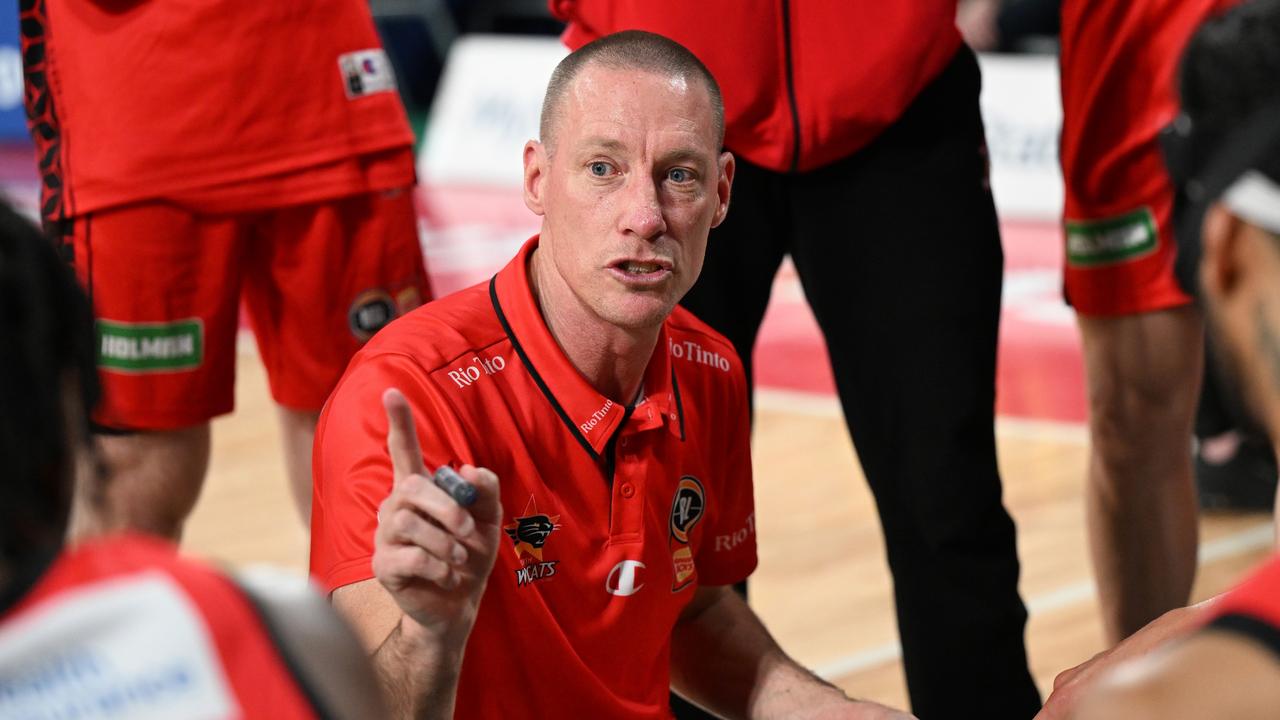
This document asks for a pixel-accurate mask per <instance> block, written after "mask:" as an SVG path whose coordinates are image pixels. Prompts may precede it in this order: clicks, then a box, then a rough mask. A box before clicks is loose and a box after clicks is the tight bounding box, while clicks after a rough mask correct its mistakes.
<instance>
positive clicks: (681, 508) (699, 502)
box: [668, 475, 707, 592]
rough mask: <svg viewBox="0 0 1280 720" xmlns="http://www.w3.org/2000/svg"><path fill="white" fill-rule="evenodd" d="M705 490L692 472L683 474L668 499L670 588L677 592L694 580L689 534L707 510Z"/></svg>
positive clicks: (694, 571)
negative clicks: (674, 491)
mask: <svg viewBox="0 0 1280 720" xmlns="http://www.w3.org/2000/svg"><path fill="white" fill-rule="evenodd" d="M706 508H707V501H706V493H704V492H703V490H702V483H701V482H698V478H696V477H694V476H692V475H685V476H684V477H682V478H680V482H679V483H677V484H676V494H675V497H674V498H672V500H671V523H670V524H671V537H670V540H669V541H668V546H669V548H668V549H670V550H671V564H672V570H673V575H672V580H671V592H679V591H680V590H683V589H684V588H686V587H688V585H689V583H691V582H693V577H694V574H695V573H696V572H697V568H695V567H694V563H693V550H691V549H690V548H689V534H690V532H692V530H693V527H694V526H695V525H697V524H698V521H699V520H701V519H702V515H703V513H704V512H705V511H706Z"/></svg>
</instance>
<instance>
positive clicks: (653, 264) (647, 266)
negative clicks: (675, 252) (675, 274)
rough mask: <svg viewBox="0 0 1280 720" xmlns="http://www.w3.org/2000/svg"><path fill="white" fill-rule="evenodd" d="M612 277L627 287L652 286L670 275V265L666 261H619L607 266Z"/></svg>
mask: <svg viewBox="0 0 1280 720" xmlns="http://www.w3.org/2000/svg"><path fill="white" fill-rule="evenodd" d="M609 271H610V272H611V273H613V276H614V277H615V278H617V279H619V280H621V281H622V282H624V283H626V284H628V285H640V286H643V285H654V284H657V283H660V282H662V281H664V280H666V279H667V277H669V276H670V275H671V263H670V262H669V261H666V260H657V259H655V260H619V261H618V262H616V263H614V264H613V265H610V266H609Z"/></svg>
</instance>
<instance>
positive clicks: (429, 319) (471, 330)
mask: <svg viewBox="0 0 1280 720" xmlns="http://www.w3.org/2000/svg"><path fill="white" fill-rule="evenodd" d="M504 338H506V332H505V331H504V330H503V328H502V324H501V322H500V321H499V320H498V317H497V313H496V312H495V311H494V309H493V302H492V300H491V299H490V297H489V283H488V281H485V282H482V283H477V284H476V285H472V286H471V287H469V288H466V289H464V290H459V291H458V292H455V293H453V294H451V295H447V296H445V297H443V298H440V299H438V300H433V301H431V302H429V303H427V304H426V305H423V306H422V307H419V308H417V309H415V310H413V311H411V312H409V313H408V314H406V315H404V316H402V317H399V318H396V319H395V320H393V321H391V322H390V323H389V324H388V325H387V326H386V327H385V328H383V329H382V330H380V331H379V332H378V334H377V335H375V336H374V337H373V338H372V339H371V340H370V341H369V342H368V343H367V344H366V345H365V346H364V348H363V349H361V350H360V352H359V353H357V354H356V359H355V360H353V361H352V365H353V366H355V365H357V364H365V363H371V362H373V363H376V362H378V359H379V358H382V357H386V356H402V357H408V358H411V359H412V360H413V362H414V363H416V364H417V365H418V366H419V367H421V368H422V370H424V371H425V372H427V373H432V372H434V371H436V370H438V369H440V368H441V367H444V366H445V365H447V364H449V363H450V362H452V361H454V360H455V359H457V358H458V357H460V356H463V355H466V354H468V353H471V352H474V351H476V350H481V349H483V348H486V347H489V346H490V345H493V344H494V343H496V342H499V341H501V340H503V339H504Z"/></svg>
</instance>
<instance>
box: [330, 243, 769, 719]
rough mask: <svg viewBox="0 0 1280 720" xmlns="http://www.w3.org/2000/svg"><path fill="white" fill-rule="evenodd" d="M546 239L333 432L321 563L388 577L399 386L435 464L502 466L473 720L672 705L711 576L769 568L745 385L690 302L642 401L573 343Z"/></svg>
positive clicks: (472, 691)
mask: <svg viewBox="0 0 1280 720" xmlns="http://www.w3.org/2000/svg"><path fill="white" fill-rule="evenodd" d="M536 246H537V239H536V238H535V239H534V240H532V241H530V242H529V243H528V244H526V245H525V247H524V248H523V249H522V250H521V252H520V253H519V255H517V256H516V258H515V259H514V260H513V261H512V262H511V263H510V264H509V265H507V266H506V268H504V269H503V270H502V271H500V272H499V273H498V274H497V275H496V276H495V277H494V278H493V280H491V281H490V282H488V283H482V284H480V285H476V286H474V287H472V288H469V289H467V290H463V291H461V292H458V293H455V294H454V295H451V296H449V297H446V298H444V299H442V300H437V301H435V302H432V303H430V304H428V305H426V306H424V307H422V308H419V309H418V310H415V311H414V312H412V313H410V314H408V315H406V316H404V317H402V318H400V319H398V320H396V321H394V322H393V323H391V325H389V326H387V327H386V328H385V329H383V331H382V332H380V333H378V335H376V336H375V337H374V338H373V340H371V341H370V342H369V344H368V345H366V346H365V348H364V349H362V350H361V351H360V352H359V353H358V354H357V355H356V357H355V359H354V360H353V361H352V364H351V366H350V367H349V368H348V369H347V373H346V375H345V376H344V377H343V379H342V380H341V381H340V382H339V384H338V387H337V389H336V390H335V391H334V394H333V395H332V396H331V397H330V399H329V403H328V405H327V406H326V408H325V410H324V412H323V414H322V416H321V419H320V424H319V426H318V428H317V432H316V444H315V456H314V463H313V465H314V468H315V496H314V502H313V507H314V509H313V514H312V536H311V570H312V574H313V575H314V576H315V577H316V579H317V580H318V581H319V582H320V583H321V584H322V585H323V586H324V587H325V588H327V589H330V590H332V589H333V588H336V587H339V586H342V585H346V584H349V583H354V582H359V581H362V580H368V579H369V578H371V577H372V571H371V569H370V559H371V556H372V553H373V537H374V531H375V528H376V525H377V510H378V505H379V504H380V503H381V502H382V501H383V499H384V498H386V496H387V494H388V493H389V492H390V491H391V484H392V471H391V462H390V459H389V457H388V455H387V450H386V432H387V422H386V418H385V414H384V411H383V408H382V404H381V400H380V398H381V396H382V393H383V391H384V390H385V389H386V388H388V387H397V388H399V389H400V390H401V391H403V392H404V394H405V395H406V396H407V397H408V399H409V403H410V405H411V406H412V408H413V411H414V420H415V422H416V424H417V431H418V439H419V441H420V442H421V444H422V448H423V455H424V459H425V461H426V464H427V466H428V467H436V466H438V465H443V464H453V465H457V464H460V463H471V464H474V465H478V466H484V467H488V468H490V469H492V470H493V471H494V472H495V473H496V474H497V475H498V479H499V483H500V485H501V492H502V506H503V509H504V518H503V521H504V522H503V525H504V532H505V533H506V535H505V537H503V538H502V546H501V547H500V549H499V551H498V557H497V562H496V563H495V566H494V570H493V574H492V575H491V576H490V578H489V583H488V586H487V587H486V590H485V595H484V600H483V602H481V604H480V611H479V616H478V618H477V621H476V625H475V628H474V630H473V632H472V634H471V637H470V640H469V641H468V644H467V648H466V655H465V660H464V661H463V667H462V675H461V680H460V685H459V690H458V702H457V717H460V718H480V717H484V718H494V717H548V718H550V717H563V718H606V717H607V718H624V717H625V718H663V717H669V716H670V715H669V713H670V710H669V705H668V703H669V701H668V697H667V688H668V684H669V667H670V651H671V647H670V638H671V633H672V630H673V627H674V625H675V623H676V620H677V618H678V616H679V614H680V612H681V610H683V609H684V607H685V606H686V605H687V604H688V602H689V600H690V599H691V598H692V597H693V595H694V590H695V588H697V587H698V586H699V585H700V584H707V585H724V584H729V583H734V582H738V581H740V580H743V579H745V578H746V577H747V575H748V574H750V572H751V571H752V570H753V569H754V567H755V564H756V553H755V520H754V509H753V502H752V487H751V456H750V448H749V440H750V437H749V420H748V411H747V397H746V380H745V376H744V374H743V370H742V366H741V363H740V362H739V360H738V358H737V356H736V355H735V354H734V352H733V349H732V346H730V345H729V343H728V342H727V341H726V340H724V338H722V337H721V336H719V335H718V334H716V333H715V332H714V331H712V330H711V329H709V328H708V327H707V326H706V325H704V324H702V323H701V322H699V321H698V320H696V319H695V318H694V317H693V316H692V315H690V314H689V313H688V312H686V311H685V310H683V309H681V308H677V309H676V310H675V311H674V312H673V313H672V315H671V316H670V317H669V318H668V319H667V320H666V322H665V323H664V325H663V328H662V331H661V337H660V339H659V344H658V347H657V348H656V349H655V351H654V354H653V357H652V358H651V359H650V361H649V365H648V367H647V369H646V372H645V378H644V386H643V391H644V397H643V399H642V400H641V401H639V402H638V403H637V404H636V405H635V406H634V407H631V408H628V407H625V406H624V405H622V404H620V403H617V402H615V401H613V400H610V399H608V398H605V397H603V396H601V395H600V393H599V392H597V391H596V390H595V389H593V388H592V387H591V385H590V384H588V383H587V381H586V380H585V379H584V378H583V377H582V375H581V374H580V373H578V371H577V370H576V369H575V368H574V366H573V365H572V364H571V363H570V361H569V360H568V358H567V357H565V355H564V353H563V352H562V351H561V350H560V348H559V346H558V345H557V344H556V342H555V340H554V339H553V337H552V336H551V333H550V331H549V330H548V329H547V327H546V325H545V323H544V322H543V319H542V316H541V314H540V312H539V310H538V306H537V303H536V302H535V300H534V297H533V293H532V290H531V288H530V285H529V277H528V274H527V268H526V264H527V262H528V260H529V257H530V255H531V253H532V252H533V250H534V248H536Z"/></svg>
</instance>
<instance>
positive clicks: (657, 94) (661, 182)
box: [524, 64, 733, 329]
mask: <svg viewBox="0 0 1280 720" xmlns="http://www.w3.org/2000/svg"><path fill="white" fill-rule="evenodd" d="M554 128H555V129H554V131H553V132H552V133H551V136H550V138H544V139H546V140H547V141H548V142H547V144H543V143H538V142H530V143H528V144H527V145H526V146H525V151H524V163H525V186H524V190H525V202H526V204H527V205H528V206H529V208H530V209H531V210H533V211H534V212H535V213H537V214H539V215H542V216H543V224H542V237H541V240H540V244H539V249H538V253H539V254H540V255H544V257H543V258H540V259H539V262H543V261H547V260H549V261H550V262H549V263H548V264H549V265H550V266H551V267H553V268H554V270H555V272H554V273H550V274H551V276H552V281H553V282H563V284H564V287H565V289H567V290H568V292H569V293H570V294H571V295H572V296H573V297H574V298H576V302H578V303H579V304H581V305H582V306H583V307H584V308H586V309H587V310H588V311H589V312H590V313H592V314H594V315H595V316H597V317H598V318H600V319H602V320H604V321H605V322H607V323H610V324H612V325H615V326H619V327H623V328H627V329H643V328H649V327H655V326H657V325H658V324H660V323H661V322H662V321H663V320H664V319H665V318H666V317H667V315H668V314H670V313H671V310H672V308H673V307H674V306H675V304H676V302H677V301H678V300H679V299H680V298H681V297H683V296H684V294H685V293H686V292H687V291H688V290H689V288H690V287H691V286H692V285H693V282H694V280H696V279H697V277H698V273H699V272H701V270H702V261H703V256H704V254H705V252H706V247H707V233H708V232H710V230H711V228H713V227H715V226H716V225H719V224H720V221H721V220H723V219H724V216H725V213H726V211H727V210H728V207H729V186H730V183H731V181H732V179H733V157H732V156H731V155H730V154H729V153H722V152H720V147H719V138H718V137H717V134H716V128H715V119H714V116H713V111H712V105H711V99H710V98H709V97H708V94H707V89H706V87H705V86H704V85H703V84H702V82H701V81H699V80H695V79H691V78H690V79H686V78H684V77H681V76H670V75H665V74H661V73H655V72H650V71H644V70H630V69H615V68H610V67H606V66H602V65H598V64H588V65H587V66H585V67H583V68H582V69H581V70H580V71H579V74H578V76H577V77H576V78H575V79H574V80H573V82H572V83H571V84H570V85H569V87H568V89H567V91H566V93H565V95H564V97H563V99H562V102H561V107H560V108H559V113H558V115H557V116H556V120H555V123H554ZM545 310H546V308H544V311H545Z"/></svg>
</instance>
